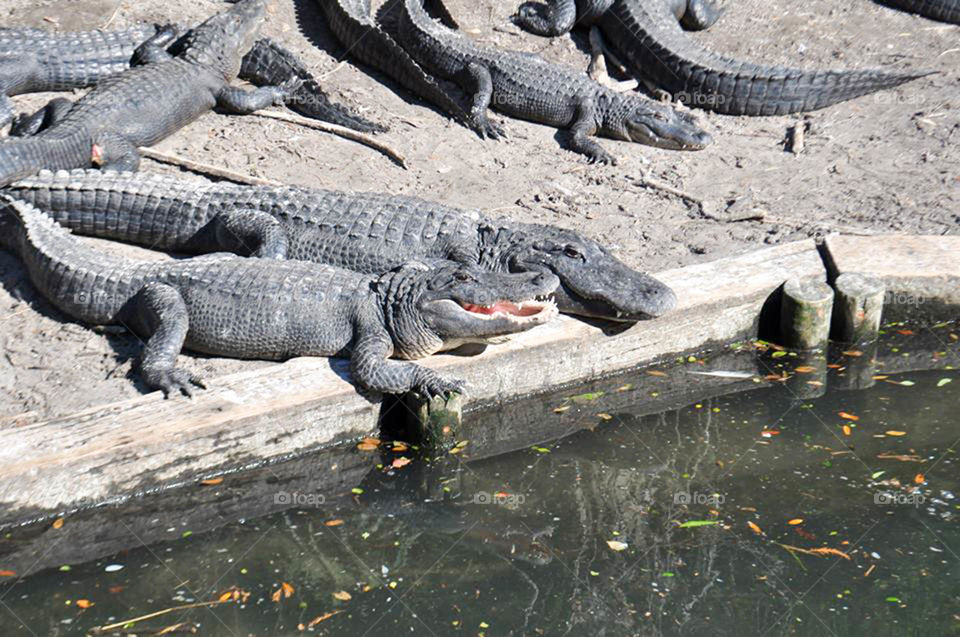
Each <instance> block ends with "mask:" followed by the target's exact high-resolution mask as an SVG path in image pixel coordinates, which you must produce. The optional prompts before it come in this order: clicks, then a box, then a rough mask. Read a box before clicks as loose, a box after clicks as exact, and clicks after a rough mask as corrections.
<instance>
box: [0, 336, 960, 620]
mask: <svg viewBox="0 0 960 637" xmlns="http://www.w3.org/2000/svg"><path fill="white" fill-rule="evenodd" d="M860 358H863V356H862V354H861V355H860V356H850V357H847V359H846V361H845V362H844V363H843V365H844V366H846V365H847V364H850V368H851V369H857V370H859V371H857V372H856V373H857V377H856V380H855V381H851V382H850V383H847V384H846V385H844V384H843V383H836V382H831V383H830V384H829V386H828V388H827V389H826V391H825V393H824V394H823V395H822V396H820V397H816V398H808V397H804V396H801V395H800V394H798V392H797V391H795V389H796V388H797V387H801V386H802V385H803V384H804V383H806V384H808V386H809V387H811V391H810V392H809V394H808V395H815V394H819V393H822V392H821V387H820V386H818V385H817V384H816V383H818V382H821V381H818V380H816V379H817V378H821V377H823V368H822V366H820V365H810V364H806V362H804V361H801V363H803V364H800V366H799V369H801V370H807V369H809V370H810V371H802V372H800V373H798V374H796V375H795V376H792V377H791V380H790V382H789V383H786V382H785V383H773V384H772V385H771V386H765V387H763V388H761V389H757V390H756V391H744V392H741V393H737V394H733V395H729V396H721V397H715V398H711V399H708V400H703V401H702V402H694V403H691V404H689V405H686V406H684V407H682V408H680V409H676V410H673V411H669V412H664V413H660V414H655V415H647V416H642V415H638V414H639V413H641V412H640V411H639V410H633V409H632V408H631V407H630V406H629V405H627V406H625V405H622V404H619V403H616V402H604V400H603V398H602V397H601V396H600V395H599V393H598V395H596V396H593V395H585V394H584V395H581V396H580V399H579V400H578V401H573V402H572V403H571V401H570V400H569V396H557V397H555V398H556V399H555V400H553V399H547V400H545V406H546V407H547V409H545V410H544V412H543V414H542V415H541V416H540V417H541V418H543V419H550V418H556V419H558V420H559V419H561V418H563V419H566V420H571V419H574V420H579V422H580V423H581V427H582V429H581V430H580V431H579V432H578V433H575V434H573V435H571V436H569V437H567V438H565V439H563V440H561V441H559V442H555V443H551V444H545V445H542V446H540V445H537V446H534V447H532V448H527V449H523V450H521V451H517V452H515V453H512V454H507V455H503V456H499V457H495V458H488V459H485V460H477V461H472V462H469V461H468V462H463V461H461V460H459V459H457V458H453V459H450V460H448V461H446V463H445V464H437V465H434V466H423V465H422V464H420V463H418V462H416V461H415V462H413V463H410V464H406V465H403V463H402V462H400V463H397V464H398V465H402V466H399V468H395V469H390V468H389V467H390V463H391V462H392V461H393V460H394V459H395V457H394V456H392V455H388V454H385V455H384V456H383V457H382V458H377V457H376V455H375V454H370V453H368V456H367V457H369V458H370V460H371V463H372V464H376V463H378V462H380V463H381V466H380V467H379V468H372V469H371V470H370V471H369V473H368V474H367V475H366V477H365V478H364V479H363V481H362V482H361V483H360V484H359V485H358V486H357V487H355V488H354V489H353V494H352V495H351V497H349V498H347V499H344V500H342V501H332V500H331V501H329V502H328V501H327V500H326V499H325V498H323V497H319V496H318V497H315V498H313V499H312V500H311V499H309V498H308V499H304V498H303V497H301V496H302V495H303V494H297V496H296V497H297V498H298V499H296V502H298V503H299V504H300V506H299V507H298V508H294V509H290V510H287V511H285V512H282V513H276V514H272V515H269V516H266V517H261V518H259V519H256V520H250V521H240V522H234V523H231V524H228V525H226V526H224V527H222V528H220V529H217V530H214V531H209V532H205V533H198V534H196V535H190V533H189V531H190V529H188V528H182V529H181V528H179V527H176V526H175V525H174V526H172V527H171V529H170V530H171V531H175V532H176V533H177V534H180V535H183V536H186V537H184V538H183V539H180V540H177V541H172V542H167V543H162V544H158V545H154V546H152V547H150V548H142V547H141V548H138V549H133V550H130V551H128V552H122V553H119V554H116V555H112V556H111V557H109V558H106V559H102V560H99V561H97V562H93V563H87V564H84V565H80V566H74V567H72V569H71V570H69V571H58V570H56V569H49V570H47V571H44V572H42V573H39V574H37V575H34V576H32V577H29V578H26V579H25V580H23V581H21V582H19V583H17V584H16V585H15V586H8V587H7V588H5V589H2V588H0V595H4V597H3V598H2V600H0V601H2V606H0V615H2V616H3V620H2V621H0V625H2V626H3V627H4V629H3V631H0V632H2V634H3V635H4V636H5V635H30V634H36V635H72V634H84V633H85V632H86V631H87V630H89V629H90V628H91V627H93V626H98V625H105V624H111V623H114V622H118V621H120V620H123V619H126V618H132V617H136V616H138V615H144V614H147V613H149V612H152V611H155V610H160V609H164V608H169V607H174V606H181V605H188V604H192V603H195V602H198V601H208V600H217V599H218V598H220V596H221V595H223V594H224V593H227V592H229V591H231V590H238V591H241V592H242V593H243V594H245V593H250V595H249V597H246V603H241V602H234V601H229V602H225V603H222V604H218V605H214V606H211V607H205V608H194V609H188V610H181V611H177V612H173V613H169V614H167V615H163V616H160V617H156V618H153V619H148V620H145V621H143V622H141V623H137V624H135V625H134V626H132V627H128V628H126V629H116V630H115V631H114V632H112V633H109V634H124V635H128V634H140V635H147V634H154V633H155V632H156V631H160V630H162V629H164V628H165V627H169V626H176V625H177V624H178V623H183V626H181V628H183V629H190V628H191V627H193V628H196V629H197V630H198V631H199V632H198V634H201V635H212V636H228V635H265V636H266V635H270V636H273V635H296V634H300V628H298V627H302V628H303V629H304V631H305V632H307V633H308V634H309V633H313V634H326V635H400V634H416V635H451V634H464V635H477V634H484V635H549V636H553V635H597V636H604V637H606V636H610V637H614V636H621V635H622V636H629V635H839V636H847V635H870V636H871V637H875V636H877V635H904V634H923V635H947V634H957V633H958V632H960V584H958V583H957V582H958V581H960V580H958V576H960V557H958V554H960V528H958V516H960V506H958V505H960V501H958V500H957V498H956V495H955V494H957V493H958V492H960V484H958V482H960V472H958V470H957V462H958V458H957V446H956V445H957V436H958V433H957V427H956V413H957V408H958V406H960V374H958V373H957V372H954V371H930V372H909V373H902V374H893V375H889V376H887V377H886V378H884V377H883V370H880V371H879V372H876V373H874V372H873V371H872V370H871V372H870V373H867V374H865V373H864V372H863V371H862V369H861V368H862V365H861V364H860V363H859V362H858V360H854V359H860ZM779 365H780V363H779V362H778V360H777V359H770V358H767V359H766V360H765V361H761V364H760V365H759V367H758V368H759V369H761V370H764V369H766V371H770V372H771V373H779V371H780V369H779ZM765 366H767V367H766V368H765ZM836 369H837V365H836V364H834V365H833V367H831V370H834V371H835V370H836ZM671 373H674V372H671ZM677 373H679V372H677ZM877 376H880V379H879V380H878V379H877V378H876V377H877ZM804 378H809V379H811V380H807V381H805V380H804ZM620 382H623V383H629V382H630V379H619V380H618V383H620ZM851 385H852V386H856V387H861V388H862V387H867V388H866V389H863V390H862V391H850V389H852V388H853V387H851ZM624 386H626V385H624ZM758 386H759V385H758ZM571 404H573V405H574V406H573V407H572V408H567V409H564V408H563V407H564V406H566V405H571ZM555 408H556V409H557V410H559V411H556V412H555V411H554V409H555ZM502 417H503V416H502V415H501V418H502ZM547 424H549V423H547ZM468 448H469V447H468ZM357 453H358V454H362V452H357ZM228 480H229V479H228ZM426 494H429V495H430V496H432V497H425V495H426ZM66 523H67V524H70V520H69V519H68V520H67V522H66ZM165 524H170V522H169V520H165ZM7 541H8V542H10V541H13V540H11V539H10V538H8V539H7ZM120 566H122V568H121V569H119V570H117V567H120ZM108 567H110V568H109V571H110V572H107V571H108ZM0 568H3V564H2V563H0ZM283 583H287V584H289V585H290V586H291V587H292V592H290V591H289V590H288V591H287V592H290V595H289V597H288V596H287V595H286V593H285V592H284V588H283ZM274 598H276V601H274ZM240 599H241V600H242V599H244V595H241V596H240ZM77 600H89V602H91V603H92V604H93V605H92V606H89V607H88V608H86V609H82V608H78V607H77ZM4 607H6V608H4ZM331 613H332V614H331ZM14 616H15V618H14ZM316 620H319V621H316ZM311 621H315V623H314V624H313V625H311Z"/></svg>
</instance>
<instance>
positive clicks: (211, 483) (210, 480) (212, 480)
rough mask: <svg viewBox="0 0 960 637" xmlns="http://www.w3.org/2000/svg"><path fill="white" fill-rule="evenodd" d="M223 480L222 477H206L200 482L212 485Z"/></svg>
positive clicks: (207, 485)
mask: <svg viewBox="0 0 960 637" xmlns="http://www.w3.org/2000/svg"><path fill="white" fill-rule="evenodd" d="M221 482H223V478H207V479H206V480H201V481H200V484H202V485H203V486H205V487H213V486H216V485H218V484H220V483H221Z"/></svg>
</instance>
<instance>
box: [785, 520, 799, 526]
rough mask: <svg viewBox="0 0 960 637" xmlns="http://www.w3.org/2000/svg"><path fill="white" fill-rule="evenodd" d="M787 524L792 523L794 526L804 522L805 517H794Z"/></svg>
mask: <svg viewBox="0 0 960 637" xmlns="http://www.w3.org/2000/svg"><path fill="white" fill-rule="evenodd" d="M787 524H790V525H792V526H796V525H798V524H803V518H793V519H792V520H790V521H788V522H787Z"/></svg>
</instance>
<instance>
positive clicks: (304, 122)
mask: <svg viewBox="0 0 960 637" xmlns="http://www.w3.org/2000/svg"><path fill="white" fill-rule="evenodd" d="M254 115H256V116H258V117H266V118H269V119H276V120H280V121H281V122H287V123H288V124H297V125H299V126H306V127H307V128H314V129H316V130H319V131H323V132H325V133H330V134H331V135H337V136H338V137H343V138H345V139H349V140H352V141H355V142H359V143H361V144H363V145H364V146H368V147H370V148H373V149H374V150H377V151H380V152H381V153H383V154H384V155H386V156H387V157H389V158H390V159H392V160H393V161H395V162H396V163H397V164H399V165H400V167H401V168H404V169H406V167H407V160H406V159H405V158H404V156H403V155H401V154H400V153H399V152H398V151H396V150H394V149H393V148H391V147H390V146H388V145H386V144H384V143H383V142H381V141H378V140H376V139H374V138H373V137H371V136H370V135H366V134H364V133H360V132H357V131H355V130H351V129H349V128H347V127H345V126H338V125H337V124H331V123H329V122H321V121H319V120H315V119H310V118H307V117H300V116H299V115H291V114H289V113H279V112H277V111H259V112H256V113H254Z"/></svg>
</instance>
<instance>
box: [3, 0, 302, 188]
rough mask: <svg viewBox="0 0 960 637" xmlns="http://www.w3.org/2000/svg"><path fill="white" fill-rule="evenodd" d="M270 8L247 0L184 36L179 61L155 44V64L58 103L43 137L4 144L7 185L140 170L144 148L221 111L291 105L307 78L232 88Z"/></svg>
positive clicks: (144, 52) (150, 52)
mask: <svg viewBox="0 0 960 637" xmlns="http://www.w3.org/2000/svg"><path fill="white" fill-rule="evenodd" d="M265 7H266V2H265V0H242V1H241V2H239V3H237V4H236V5H234V6H233V7H232V8H231V9H230V10H229V11H225V12H223V13H221V14H219V15H215V16H213V17H211V18H209V19H208V20H207V21H205V22H204V23H203V24H201V25H200V26H198V27H196V28H194V29H192V30H191V31H190V32H189V33H188V34H187V35H186V36H184V42H183V44H182V47H181V50H180V51H179V53H178V55H176V56H171V55H170V54H169V53H167V51H166V50H165V49H164V48H163V45H164V44H165V42H160V43H159V44H158V43H157V42H156V40H148V41H147V42H146V43H144V44H143V45H141V47H140V52H139V53H140V57H141V58H143V59H145V60H147V63H145V64H142V65H140V66H135V67H133V68H131V69H128V70H127V71H124V72H123V73H121V74H120V75H116V76H113V77H110V78H107V79H105V80H103V81H101V82H100V83H99V84H97V86H96V87H95V88H93V89H92V90H91V91H90V92H89V93H87V94H86V95H85V96H84V97H82V98H80V99H79V100H78V101H77V102H76V103H70V102H69V101H68V100H66V99H63V98H60V99H58V100H54V101H53V102H51V103H50V104H49V105H48V109H47V111H46V115H44V113H43V112H40V113H37V114H36V115H35V116H34V118H32V119H33V120H34V121H46V122H47V125H46V128H44V129H43V130H42V131H41V132H39V133H38V134H37V135H36V136H35V137H30V138H18V139H8V140H5V141H4V142H2V143H0V186H3V185H7V184H9V183H11V182H12V181H15V180H16V179H19V178H21V177H26V176H28V175H32V174H35V173H36V172H38V171H40V170H42V169H44V168H50V169H58V168H87V167H91V166H99V167H103V168H110V169H117V170H123V169H125V170H134V169H136V168H137V166H138V165H139V162H140V154H139V151H138V150H137V149H138V147H139V146H150V145H153V144H155V143H157V142H158V141H160V140H162V139H164V138H165V137H167V136H168V135H171V134H172V133H174V132H176V131H177V130H179V129H180V128H182V127H183V126H186V125H187V124H189V123H190V122H192V121H193V120H195V119H197V118H198V117H200V116H201V115H203V114H204V113H206V112H207V111H209V110H211V109H212V108H214V107H215V106H218V105H219V106H220V107H222V108H225V109H227V110H230V111H231V112H234V113H241V114H243V113H252V112H254V111H256V110H259V109H261V108H265V107H267V106H270V105H271V104H275V103H283V101H284V100H285V99H286V98H287V97H288V96H289V94H290V92H291V91H292V89H294V88H295V87H297V86H299V85H300V80H299V79H295V80H292V81H291V82H288V83H285V84H284V85H281V86H264V87H260V88H257V89H255V90H253V91H246V90H243V89H240V88H238V87H234V86H231V85H230V82H231V81H233V80H234V79H236V77H237V74H238V73H239V72H240V64H241V59H242V57H243V56H244V55H245V54H246V53H247V52H248V51H249V50H250V48H251V47H252V46H253V43H254V42H255V41H256V39H257V33H258V32H259V30H260V25H261V23H262V21H263V16H264V13H265ZM159 39H161V40H162V38H159Z"/></svg>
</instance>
